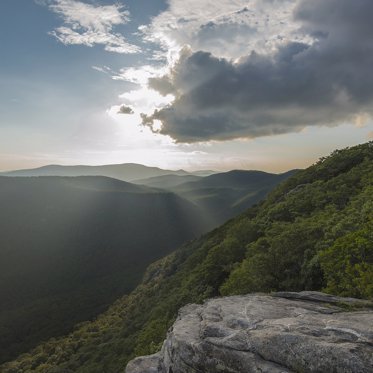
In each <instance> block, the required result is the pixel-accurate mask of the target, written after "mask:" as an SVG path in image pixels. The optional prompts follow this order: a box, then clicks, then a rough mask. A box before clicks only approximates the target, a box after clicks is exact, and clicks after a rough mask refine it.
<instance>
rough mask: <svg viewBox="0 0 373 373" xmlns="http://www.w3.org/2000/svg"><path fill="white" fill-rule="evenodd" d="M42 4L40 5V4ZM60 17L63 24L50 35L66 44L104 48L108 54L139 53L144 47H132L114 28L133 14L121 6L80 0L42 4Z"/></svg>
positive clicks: (52, 0)
mask: <svg viewBox="0 0 373 373" xmlns="http://www.w3.org/2000/svg"><path fill="white" fill-rule="evenodd" d="M39 3H40V2H39ZM42 4H45V5H47V6H48V7H49V9H50V10H51V11H53V12H54V13H56V14H58V15H59V16H60V17H61V18H62V20H63V22H64V23H63V25H62V26H60V27H57V28H56V29H54V30H53V31H51V32H50V34H51V35H53V36H54V37H55V38H56V39H57V40H59V41H60V42H61V43H63V44H65V45H73V44H76V45H85V46H88V47H93V46H94V45H96V44H100V45H104V48H105V50H106V51H109V52H116V53H138V52H139V51H140V48H139V47H138V46H136V45H133V44H130V43H129V42H128V41H126V39H125V38H124V37H123V35H121V34H119V33H116V32H114V30H113V29H114V27H115V26H119V25H122V24H125V23H127V22H129V15H130V14H129V12H128V10H126V9H125V8H124V7H123V6H122V5H120V4H114V5H102V6H100V5H92V4H87V3H84V2H81V1H78V0H45V1H43V2H42Z"/></svg>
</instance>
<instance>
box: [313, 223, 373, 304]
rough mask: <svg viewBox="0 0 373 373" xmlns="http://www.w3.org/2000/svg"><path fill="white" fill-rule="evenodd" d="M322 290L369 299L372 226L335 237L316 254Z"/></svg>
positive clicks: (372, 270)
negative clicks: (322, 274)
mask: <svg viewBox="0 0 373 373" xmlns="http://www.w3.org/2000/svg"><path fill="white" fill-rule="evenodd" d="M320 262H321V267H322V269H323V271H324V275H325V278H326V280H327V287H326V291H328V292H330V293H336V294H341V295H349V296H354V297H358V298H373V225H372V224H367V225H366V227H364V228H362V229H359V230H358V231H356V232H352V233H348V234H346V235H345V236H343V237H341V238H339V239H337V240H336V241H335V243H334V244H333V245H332V246H331V247H330V248H329V249H327V250H325V251H323V252H321V253H320Z"/></svg>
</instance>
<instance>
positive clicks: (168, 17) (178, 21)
mask: <svg viewBox="0 0 373 373" xmlns="http://www.w3.org/2000/svg"><path fill="white" fill-rule="evenodd" d="M295 4H296V1H294V0H252V1H250V2H248V1H247V0H219V1H215V0H204V1H200V0H189V1H187V2H186V1H184V0H169V8H168V9H167V10H166V11H165V12H162V13H161V14H160V15H158V16H157V17H155V18H154V19H153V21H152V23H151V24H150V25H149V26H143V27H142V28H141V31H142V32H143V33H144V34H145V35H146V38H147V39H148V40H151V41H153V42H156V43H159V44H160V45H161V46H162V47H163V49H164V50H165V54H166V55H167V56H168V58H169V59H170V58H172V57H173V55H175V54H177V52H178V51H179V49H180V48H181V47H183V46H185V45H189V46H190V47H191V48H192V49H193V50H204V51H207V52H211V53H212V54H214V55H217V56H219V57H225V58H228V59H229V58H238V57H240V56H242V55H243V54H245V53H250V52H251V51H252V50H256V51H263V50H266V51H268V50H273V49H274V48H276V46H277V45H280V44H284V43H286V42H287V40H289V38H291V39H297V41H304V40H305V36H304V35H302V34H301V33H299V32H297V33H295V31H298V29H299V27H298V25H297V23H296V22H288V21H289V18H290V15H291V13H292V12H293V10H294V7H295Z"/></svg>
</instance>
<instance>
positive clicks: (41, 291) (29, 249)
mask: <svg viewBox="0 0 373 373" xmlns="http://www.w3.org/2000/svg"><path fill="white" fill-rule="evenodd" d="M206 229H207V225H206V224H205V222H204V220H203V218H202V216H201V212H200V211H199V210H198V209H197V208H196V207H195V206H193V205H192V204H190V203H189V202H188V201H185V200H183V199H181V198H180V197H178V196H176V195H174V194H172V193H166V192H161V191H159V190H152V189H149V188H145V187H141V186H137V185H133V184H129V183H125V182H122V181H119V180H115V179H109V178H105V177H78V178H60V177H40V178H9V177H0V298H1V310H0V361H1V362H3V361H6V360H9V359H11V358H14V357H16V356H17V355H18V354H19V353H21V352H25V351H27V350H29V349H30V348H32V347H34V346H36V345H37V344H39V343H40V342H41V341H44V340H47V339H49V338H51V337H53V336H59V335H62V334H65V333H67V332H69V331H70V330H71V328H72V327H73V326H74V325H75V324H76V323H77V322H80V321H83V320H88V319H90V318H92V317H94V316H96V315H97V314H99V313H101V312H103V311H104V310H105V309H106V308H107V307H108V306H109V305H110V304H111V303H112V302H113V301H114V300H115V299H117V298H118V297H119V296H121V295H124V294H126V293H128V292H129V291H131V290H132V289H133V288H134V287H135V286H136V285H137V284H138V283H139V281H141V277H142V275H143V273H144V271H145V269H146V267H147V266H148V265H149V264H150V263H151V262H153V261H154V260H157V259H159V258H161V257H163V256H164V255H166V254H168V253H170V252H171V251H172V250H174V248H175V246H178V245H180V244H181V243H183V242H184V241H185V240H189V239H192V238H195V237H198V235H199V234H201V232H203V231H206Z"/></svg>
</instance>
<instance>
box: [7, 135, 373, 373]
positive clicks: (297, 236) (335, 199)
mask: <svg viewBox="0 0 373 373" xmlns="http://www.w3.org/2000/svg"><path fill="white" fill-rule="evenodd" d="M305 289H306V290H323V291H326V292H329V293H334V294H337V295H343V296H353V297H358V298H372V297H373V142H369V143H366V144H363V145H360V146H356V147H353V148H347V149H344V150H338V151H335V152H333V153H332V154H331V155H330V156H327V157H325V158H321V159H320V160H319V161H318V162H317V163H316V164H314V165H313V166H311V167H309V168H308V169H306V170H303V171H299V172H297V173H296V174H295V175H293V176H292V177H291V178H289V179H287V180H286V181H284V182H283V183H281V184H280V185H279V186H278V187H277V188H276V189H275V190H274V191H272V192H271V193H270V194H269V195H268V197H267V198H266V200H265V201H263V202H261V203H259V204H258V205H256V206H254V207H251V208H250V209H248V210H247V211H246V212H245V213H243V214H241V215H240V216H238V217H237V218H235V219H233V220H231V221H229V222H227V223H226V224H225V225H223V226H222V227H220V228H218V229H215V230H214V231H212V232H210V233H209V234H206V235H205V236H203V237H202V238H200V239H197V240H194V241H192V242H190V243H187V244H185V245H184V246H182V247H181V248H179V249H178V250H176V251H175V252H174V253H172V254H170V255H168V256H166V257H165V258H164V259H161V260H159V261H158V262H155V263H153V264H152V265H150V267H148V269H147V272H146V274H145V276H144V278H143V281H142V283H141V284H140V285H139V286H138V287H137V288H136V289H135V290H134V291H133V292H132V293H131V294H130V295H128V296H125V297H123V298H121V299H119V300H117V301H116V302H115V303H114V304H113V305H112V306H111V307H110V308H109V309H108V310H107V311H106V312H105V313H103V314H102V315H100V316H99V317H98V318H97V319H96V320H95V321H93V322H85V323H82V324H80V325H78V326H77V327H76V329H75V330H74V331H73V332H72V333H71V334H69V335H68V336H66V337H63V338H59V339H51V340H49V341H48V342H46V343H44V344H41V345H40V346H38V347H37V348H36V349H34V350H32V351H31V352H30V353H28V354H24V355H21V356H20V357H19V358H18V359H17V360H15V361H13V362H10V363H7V364H4V365H3V366H1V367H0V369H1V371H2V372H4V373H22V372H42V373H69V372H71V373H72V372H78V373H105V372H106V373H112V372H119V371H124V368H125V366H126V363H127V361H128V360H129V359H130V358H132V357H134V356H136V355H143V354H149V353H153V352H155V351H157V350H159V348H160V346H161V344H162V341H163V339H164V337H165V334H166V331H167V329H168V327H169V326H170V325H171V324H172V322H173V321H174V319H175V317H176V315H177V312H178V309H179V308H180V307H181V306H183V305H185V304H187V303H190V302H203V301H204V300H205V299H206V298H210V297H214V296H219V295H231V294H244V293H248V292H272V291H277V290H291V291H299V290H305Z"/></svg>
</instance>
